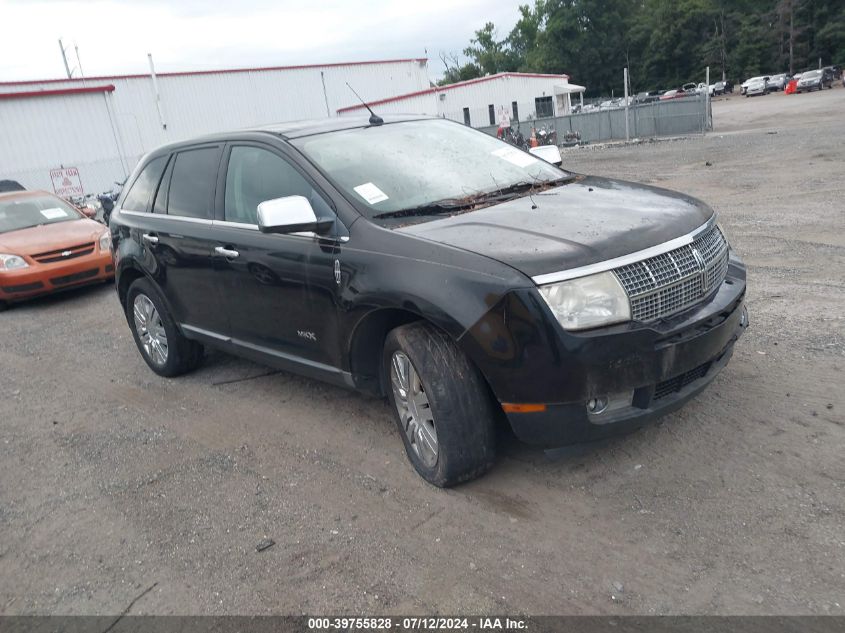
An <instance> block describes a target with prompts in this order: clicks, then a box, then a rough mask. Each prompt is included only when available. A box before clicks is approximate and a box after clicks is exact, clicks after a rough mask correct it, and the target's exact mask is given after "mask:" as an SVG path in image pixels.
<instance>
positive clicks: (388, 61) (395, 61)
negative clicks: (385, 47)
mask: <svg viewBox="0 0 845 633" xmlns="http://www.w3.org/2000/svg"><path fill="white" fill-rule="evenodd" d="M408 62H417V63H421V62H426V63H428V58H427V57H417V58H413V59H381V60H375V61H364V62H332V63H330V64H302V65H299V66H257V67H255V68H228V69H218V70H185V71H180V72H169V73H156V77H189V76H192V75H218V74H228V73H253V72H266V71H272V70H304V69H306V68H337V67H340V66H372V65H375V64H402V63H408ZM149 76H150V74H149V73H141V74H135V75H102V76H99V77H86V78H85V79H27V80H26V81H0V86H27V85H31V84H52V83H63V82H67V81H71V82H78V81H114V80H115V79H142V78H145V77H149Z"/></svg>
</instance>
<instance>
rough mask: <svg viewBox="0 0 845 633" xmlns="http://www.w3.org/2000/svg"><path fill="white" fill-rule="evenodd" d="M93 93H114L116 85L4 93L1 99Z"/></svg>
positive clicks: (0, 96) (0, 94) (1, 94)
mask: <svg viewBox="0 0 845 633" xmlns="http://www.w3.org/2000/svg"><path fill="white" fill-rule="evenodd" d="M92 92H114V85H112V84H109V85H107V86H86V87H85V88H60V89H59V90H32V91H30V92H3V93H0V99H31V98H33V97H63V96H67V95H81V94H90V93H92Z"/></svg>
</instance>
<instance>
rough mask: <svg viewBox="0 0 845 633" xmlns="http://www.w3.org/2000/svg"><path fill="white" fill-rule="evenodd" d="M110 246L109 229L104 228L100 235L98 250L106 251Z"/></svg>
mask: <svg viewBox="0 0 845 633" xmlns="http://www.w3.org/2000/svg"><path fill="white" fill-rule="evenodd" d="M110 248H111V231H109V230H105V231H103V233H102V234H101V235H100V250H101V251H107V250H109V249H110Z"/></svg>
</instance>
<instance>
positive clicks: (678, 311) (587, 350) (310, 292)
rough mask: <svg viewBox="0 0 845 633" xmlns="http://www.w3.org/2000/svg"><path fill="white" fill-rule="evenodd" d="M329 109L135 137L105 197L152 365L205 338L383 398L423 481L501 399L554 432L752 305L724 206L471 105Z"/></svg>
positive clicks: (668, 366) (528, 423) (453, 478)
mask: <svg viewBox="0 0 845 633" xmlns="http://www.w3.org/2000/svg"><path fill="white" fill-rule="evenodd" d="M385 119H386V120H384V121H382V120H381V119H379V118H377V117H373V118H371V119H370V120H362V119H357V118H337V119H330V120H324V121H318V122H304V123H291V124H287V125H278V126H275V127H267V128H263V129H255V130H251V131H242V132H233V133H230V134H220V135H215V136H208V137H204V138H200V139H197V140H194V141H190V142H183V143H178V144H174V145H169V146H167V147H162V148H160V149H157V150H155V151H153V152H151V153H150V154H149V155H147V156H146V157H144V158H143V159H142V160H141V162H140V163H139V165H138V167H137V168H136V170H135V172H134V174H133V175H132V176H131V177H130V180H129V183H130V185H129V186H128V187H126V189H125V193H124V194H122V196H121V198H120V200H119V201H118V205H117V207H116V208H115V211H114V213H113V215H112V220H111V231H112V235H113V239H114V257H115V262H116V271H117V272H116V274H117V290H118V295H119V297H120V302H121V304H122V305H123V307H124V309H125V312H126V318H127V320H128V322H129V326H130V328H131V330H132V333H133V336H134V337H135V342H136V343H137V345H138V348H139V350H140V351H141V354H142V356H143V357H144V360H145V361H146V362H147V364H148V365H149V366H150V368H151V369H152V370H153V371H154V372H156V373H158V374H160V375H162V376H176V375H178V374H181V373H183V372H186V371H189V370H191V369H193V368H195V367H196V366H197V365H198V363H199V362H200V361H201V359H202V356H203V346H205V345H210V346H214V347H217V348H220V349H223V350H226V351H229V352H231V353H233V354H238V355H241V356H245V357H248V358H251V359H253V360H256V361H258V362H261V363H265V364H268V365H272V366H275V367H279V368H282V369H286V370H291V371H294V372H297V373H300V374H304V375H306V376H311V377H314V378H319V379H322V380H327V381H330V382H333V383H336V384H338V385H345V386H347V387H351V388H353V389H357V390H361V391H365V392H370V393H374V394H381V395H385V396H387V397H388V398H389V400H390V403H391V405H392V407H393V409H394V411H395V412H396V421H397V423H398V425H399V428H400V430H401V435H402V438H403V441H404V443H405V449H406V451H407V453H408V456H409V458H410V460H411V462H412V463H413V465H414V467H415V468H416V470H417V471H418V472H419V473H420V475H422V476H423V477H424V478H425V479H427V480H428V481H429V482H431V483H433V484H436V485H438V486H447V485H451V484H454V483H457V482H460V481H465V480H468V479H471V478H473V477H476V476H478V475H480V474H481V473H483V472H484V471H485V470H487V469H488V468H489V467H490V465H491V463H492V462H493V459H494V452H495V442H494V439H495V435H496V433H495V423H496V420H497V419H499V418H500V417H502V416H505V417H506V418H507V420H508V421H509V422H510V425H511V427H512V428H513V430H514V432H515V433H516V435H517V436H518V437H519V438H521V439H522V440H524V441H526V442H530V443H534V444H539V445H543V446H546V447H551V446H560V445H563V444H567V443H572V442H580V441H585V440H590V439H595V438H601V437H604V436H608V435H610V434H614V433H618V432H625V431H628V430H631V429H633V428H635V427H637V426H639V425H641V424H643V423H644V422H645V421H647V420H649V419H652V418H654V417H655V416H657V415H660V414H663V413H666V412H668V411H671V410H673V409H675V408H677V407H679V406H680V405H681V404H683V403H684V402H686V401H687V400H689V399H690V398H692V397H693V396H694V395H695V394H697V393H699V392H700V391H701V390H702V389H704V388H705V387H706V386H707V385H708V384H709V383H710V382H711V381H712V380H713V378H714V377H715V376H716V374H717V373H718V372H719V371H720V370H721V369H722V368H723V367H724V366H725V364H726V363H727V362H728V359H729V358H730V356H731V353H732V351H733V345H734V342H735V341H736V340H737V338H738V337H739V336H740V334H741V333H742V331H743V328H744V327H745V326H746V324H747V314H746V312H745V308H744V306H743V296H744V294H745V267H744V265H743V264H742V262H741V261H740V260H739V259H738V258H737V257H736V255H735V254H734V253H733V251H732V250H731V249H730V248H729V246H728V242H727V241H726V239H725V236H724V234H723V232H722V230H721V229H720V228H719V226H718V225H717V224H716V218H715V214H714V212H713V211H712V210H711V209H710V208H709V207H707V206H706V205H705V204H703V203H702V202H699V201H698V200H695V199H694V198H690V197H689V196H685V195H682V194H678V193H673V192H670V191H666V190H661V189H657V188H654V187H648V186H644V185H637V184H632V183H628V182H621V181H616V180H608V179H604V178H596V177H590V176H581V175H575V174H570V173H567V172H565V171H562V170H560V169H558V168H557V167H555V166H553V165H551V164H549V163H545V162H543V161H541V160H539V159H537V158H536V157H535V156H533V155H531V154H529V153H526V152H523V151H522V150H520V149H518V148H515V147H512V146H510V145H507V144H505V143H503V142H501V141H499V140H497V139H495V138H493V137H491V136H488V135H486V134H483V133H481V132H478V131H476V130H472V129H470V128H468V127H465V126H463V125H460V124H457V123H453V122H450V121H445V120H442V119H432V118H426V117H385Z"/></svg>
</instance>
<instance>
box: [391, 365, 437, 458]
mask: <svg viewBox="0 0 845 633" xmlns="http://www.w3.org/2000/svg"><path fill="white" fill-rule="evenodd" d="M390 385H391V387H392V389H393V396H394V400H395V402H396V411H397V413H398V414H399V419H400V421H401V422H402V429H403V430H404V431H405V435H406V436H407V438H408V442H409V443H410V445H411V448H412V449H413V451H414V453H415V454H416V455H417V457H419V459H420V461H422V462H423V464H425V466H426V467H428V468H432V467H433V466H434V465H435V464H436V463H437V456H438V444H437V429H436V427H435V424H434V415H433V414H432V412H431V404H430V403H429V401H428V395H427V394H426V392H425V387H423V384H422V381H421V380H420V376H419V374H418V373H417V370H416V369H414V365H413V363H411V359H410V358H408V356H407V354H404V353H403V352H399V351H396V352H393V356H392V357H391V359H390Z"/></svg>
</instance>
